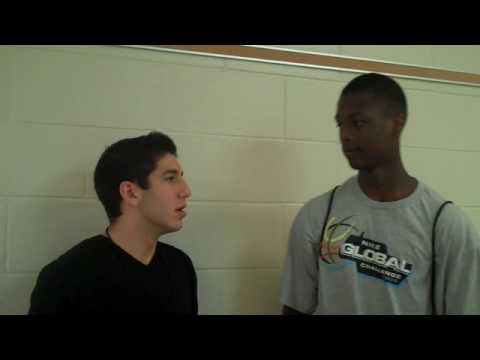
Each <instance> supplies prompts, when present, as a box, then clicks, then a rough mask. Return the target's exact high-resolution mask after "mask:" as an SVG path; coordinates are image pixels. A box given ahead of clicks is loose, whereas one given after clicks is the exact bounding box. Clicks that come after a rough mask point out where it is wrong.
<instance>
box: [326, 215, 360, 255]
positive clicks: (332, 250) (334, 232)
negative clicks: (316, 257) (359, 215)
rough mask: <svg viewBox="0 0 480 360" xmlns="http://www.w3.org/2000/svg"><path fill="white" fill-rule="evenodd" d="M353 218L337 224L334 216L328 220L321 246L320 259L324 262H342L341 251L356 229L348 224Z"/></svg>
mask: <svg viewBox="0 0 480 360" xmlns="http://www.w3.org/2000/svg"><path fill="white" fill-rule="evenodd" d="M351 217H352V216H349V217H347V218H345V219H343V220H340V221H338V222H337V218H335V217H334V216H333V217H331V218H330V219H329V220H328V222H327V225H326V226H325V232H324V234H323V239H322V241H321V246H320V258H321V259H322V260H323V261H324V262H326V263H328V264H335V263H338V262H339V261H340V260H341V258H340V249H341V247H342V244H343V242H344V241H345V240H346V239H347V238H348V236H349V235H350V234H351V232H352V231H353V230H354V229H356V228H355V226H354V225H353V224H348V223H346V221H348V220H349V219H350V218H351Z"/></svg>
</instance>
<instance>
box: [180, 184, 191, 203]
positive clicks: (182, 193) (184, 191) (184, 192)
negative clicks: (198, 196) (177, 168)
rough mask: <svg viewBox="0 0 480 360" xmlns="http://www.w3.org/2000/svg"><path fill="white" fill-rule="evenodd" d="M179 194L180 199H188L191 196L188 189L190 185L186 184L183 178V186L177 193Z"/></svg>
mask: <svg viewBox="0 0 480 360" xmlns="http://www.w3.org/2000/svg"><path fill="white" fill-rule="evenodd" d="M179 196H180V197H181V198H182V199H188V198H189V197H190V196H192V191H191V190H190V187H189V186H188V184H187V182H186V181H185V180H183V186H182V189H181V191H180V193H179Z"/></svg>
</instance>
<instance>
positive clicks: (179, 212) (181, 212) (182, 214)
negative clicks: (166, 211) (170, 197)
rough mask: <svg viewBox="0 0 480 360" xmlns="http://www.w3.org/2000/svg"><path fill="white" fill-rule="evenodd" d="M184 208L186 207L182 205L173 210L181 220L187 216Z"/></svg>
mask: <svg viewBox="0 0 480 360" xmlns="http://www.w3.org/2000/svg"><path fill="white" fill-rule="evenodd" d="M186 208H187V205H182V206H180V207H178V208H176V209H175V213H176V214H177V215H179V216H180V218H181V219H183V218H184V217H185V216H187V212H186V211H185V209H186Z"/></svg>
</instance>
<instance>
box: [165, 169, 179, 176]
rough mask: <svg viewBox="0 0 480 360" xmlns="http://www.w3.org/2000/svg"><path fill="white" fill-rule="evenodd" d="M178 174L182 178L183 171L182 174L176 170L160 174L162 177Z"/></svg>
mask: <svg viewBox="0 0 480 360" xmlns="http://www.w3.org/2000/svg"><path fill="white" fill-rule="evenodd" d="M178 174H180V175H181V176H183V171H182V172H179V171H178V170H176V169H167V170H165V171H164V172H163V173H162V176H165V175H178Z"/></svg>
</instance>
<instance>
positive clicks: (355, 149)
mask: <svg viewBox="0 0 480 360" xmlns="http://www.w3.org/2000/svg"><path fill="white" fill-rule="evenodd" d="M342 151H343V153H344V154H345V155H347V156H348V155H353V154H357V153H358V152H360V148H358V147H348V148H342Z"/></svg>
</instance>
